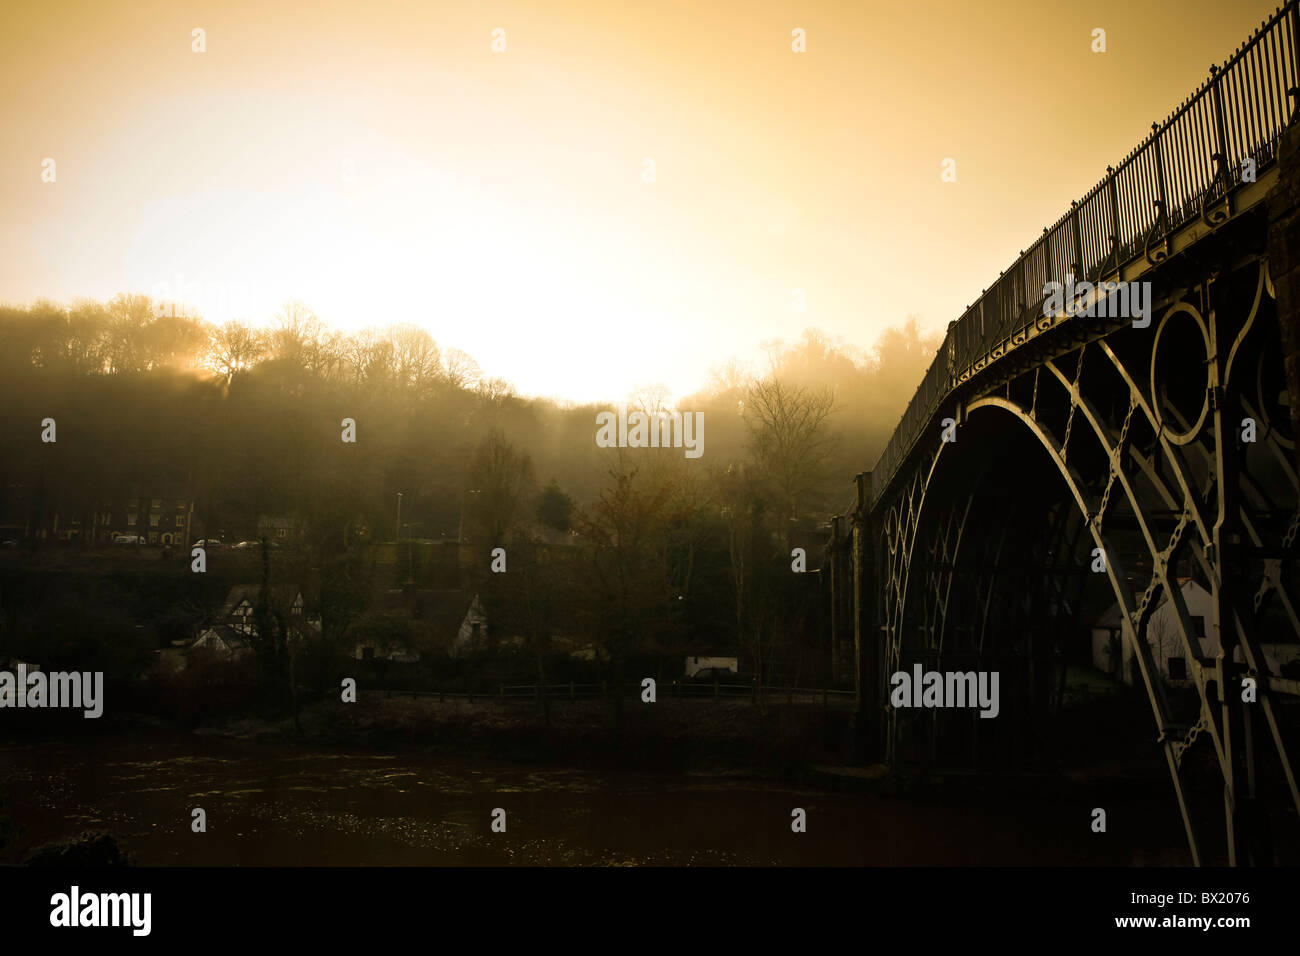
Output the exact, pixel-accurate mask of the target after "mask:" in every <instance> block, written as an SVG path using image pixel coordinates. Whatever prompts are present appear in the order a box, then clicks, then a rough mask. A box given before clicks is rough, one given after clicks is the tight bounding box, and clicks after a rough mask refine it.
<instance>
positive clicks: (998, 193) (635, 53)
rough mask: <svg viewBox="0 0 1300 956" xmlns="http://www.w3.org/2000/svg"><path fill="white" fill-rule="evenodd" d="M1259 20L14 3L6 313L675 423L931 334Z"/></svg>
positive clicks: (1215, 1) (9, 49) (1115, 12)
mask: <svg viewBox="0 0 1300 956" xmlns="http://www.w3.org/2000/svg"><path fill="white" fill-rule="evenodd" d="M1274 6H1275V5H1274V4H1273V3H1272V2H1258V0H1231V2H1223V0H1115V2H1112V0H1104V2H1096V0H1024V2H1019V0H1016V2H996V0H989V2H956V0H941V2H930V3H915V4H913V3H907V2H903V3H899V2H890V3H881V2H875V0H869V2H868V0H858V2H765V0H726V2H709V0H691V2H672V0H653V2H650V0H525V2H518V3H511V2H488V0H481V2H480V0H459V2H448V3H444V2H431V0H365V2H346V3H332V2H324V0H308V2H297V0H292V2H288V0H279V2H277V0H254V2H245V0H220V2H218V0H211V2H185V0H161V2H145V0H140V2H135V0H131V2H114V0H89V2H78V3H73V2H60V0H42V2H40V3H26V4H17V3H6V4H4V5H3V9H2V12H0V91H2V92H0V210H3V212H0V301H4V302H7V303H10V304H18V303H23V302H26V301H29V300H31V299H34V298H36V297H39V296H44V297H49V298H53V299H56V300H62V301H67V300H70V299H72V298H74V297H77V296H90V297H94V298H98V299H108V298H111V297H112V296H113V295H115V294H117V293H118V292H123V291H134V292H143V293H148V294H157V293H159V292H161V291H163V290H164V288H167V289H168V291H170V292H171V294H172V297H173V298H185V299H187V300H189V301H190V303H191V304H192V305H193V306H194V307H196V308H197V309H198V310H199V311H200V312H201V313H202V314H203V315H204V317H205V318H208V319H210V320H213V321H225V320H227V319H229V318H232V317H236V318H242V319H247V320H250V321H253V322H257V323H263V322H266V321H268V320H269V319H270V317H271V316H272V314H273V313H274V312H275V311H276V310H277V308H278V307H279V305H280V304H281V303H283V302H285V301H287V300H289V299H300V300H302V301H303V302H305V303H306V304H307V305H309V306H310V307H312V308H313V309H314V310H315V311H316V312H317V313H318V314H319V315H320V317H321V318H322V320H324V321H325V322H327V323H329V324H331V325H334V326H338V327H341V328H347V329H351V328H360V327H363V326H366V325H386V324H388V323H390V322H394V321H403V322H415V323H418V324H421V325H423V326H425V327H426V328H427V329H428V330H429V331H430V332H431V333H432V334H433V335H434V337H435V338H436V339H437V340H438V341H439V343H440V344H442V345H443V346H445V347H457V348H461V349H464V350H465V351H467V352H469V353H470V354H471V355H473V356H474V357H475V358H476V359H478V361H479V362H480V364H481V365H482V366H483V368H484V370H485V371H486V372H487V373H488V374H491V375H498V376H502V377H505V378H507V379H510V380H511V381H513V382H515V383H516V385H517V386H518V387H519V388H520V390H521V391H523V392H525V393H529V394H542V395H553V396H558V397H563V398H569V399H576V400H612V399H617V398H621V397H623V396H624V395H626V394H627V393H628V392H629V391H630V390H631V389H632V388H633V387H634V386H637V385H641V384H646V383H653V382H662V383H664V384H666V385H668V386H669V387H670V388H671V389H672V390H673V391H674V392H675V393H676V394H678V395H682V394H685V393H688V392H690V391H693V390H695V389H696V388H698V387H699V386H700V385H702V384H703V383H704V381H705V379H706V378H707V374H708V369H709V367H710V366H711V365H713V364H715V363H718V362H721V361H725V360H726V359H728V358H731V357H733V356H734V357H739V358H741V359H743V360H747V361H754V360H756V358H757V357H759V356H760V355H761V353H760V352H759V351H758V345H759V343H761V342H763V341H766V340H771V339H774V338H783V339H787V340H793V339H795V338H797V337H798V335H799V333H800V332H801V330H802V329H803V328H804V327H806V326H817V327H819V328H822V329H824V330H825V331H827V332H828V333H830V334H831V335H832V336H839V337H842V338H843V339H844V340H846V341H847V342H849V343H851V344H853V345H856V346H859V347H869V346H870V345H871V343H872V342H873V341H874V340H875V337H876V335H877V334H878V333H879V332H880V331H881V329H883V328H884V327H885V326H887V325H891V324H896V323H898V322H900V321H901V320H902V319H904V318H905V317H906V316H907V315H909V314H915V315H917V316H919V317H920V319H921V322H922V325H923V327H925V328H927V329H942V328H943V327H944V326H946V324H947V323H948V321H949V320H951V319H954V318H956V317H957V315H958V314H959V313H960V312H961V311H962V309H963V307H964V306H965V305H966V304H968V303H969V302H971V301H973V300H974V298H976V297H977V296H978V295H979V292H980V289H981V288H982V287H984V286H986V285H987V284H988V283H989V282H990V280H992V279H993V278H995V277H996V276H997V274H998V271H999V270H1000V269H1004V268H1005V267H1006V266H1007V265H1009V264H1010V263H1011V262H1012V261H1013V260H1014V259H1015V258H1016V255H1017V253H1018V251H1019V250H1020V249H1023V248H1025V246H1026V245H1027V244H1028V243H1030V242H1031V241H1032V240H1033V239H1034V238H1035V237H1036V236H1037V235H1038V234H1039V233H1040V232H1041V231H1042V227H1043V226H1045V225H1048V224H1050V223H1051V222H1052V221H1054V220H1055V219H1056V218H1057V217H1058V216H1059V215H1060V214H1061V213H1062V212H1063V211H1064V210H1065V209H1066V208H1068V206H1069V203H1070V200H1071V199H1074V198H1078V197H1079V196H1081V195H1082V194H1083V193H1084V192H1086V191H1087V189H1089V188H1090V187H1091V186H1092V185H1093V184H1094V183H1095V182H1096V181H1097V180H1098V179H1099V178H1101V176H1102V175H1103V174H1104V171H1105V167H1106V165H1107V163H1113V162H1115V161H1117V160H1119V159H1120V158H1122V156H1123V155H1124V154H1126V153H1127V152H1128V151H1129V149H1130V148H1132V147H1133V146H1134V145H1136V144H1137V142H1138V141H1139V140H1140V139H1141V137H1142V136H1143V135H1144V134H1145V133H1146V132H1147V131H1148V128H1149V125H1150V123H1151V122H1152V121H1153V120H1158V119H1163V118H1164V117H1165V116H1166V115H1167V114H1168V113H1169V112H1170V110H1171V109H1172V108H1174V107H1175V106H1176V105H1177V104H1178V103H1179V102H1181V100H1182V99H1183V98H1184V97H1185V96H1187V95H1188V94H1189V93H1190V92H1192V90H1193V89H1194V88H1195V86H1196V85H1197V84H1199V83H1200V82H1201V81H1202V80H1203V79H1204V78H1205V77H1206V76H1207V75H1208V67H1209V66H1210V64H1211V63H1219V62H1222V60H1223V59H1224V58H1225V57H1226V56H1227V55H1228V54H1229V53H1231V52H1232V50H1233V49H1235V48H1236V46H1237V45H1238V44H1240V42H1241V41H1242V40H1244V39H1245V38H1246V37H1247V36H1248V35H1249V33H1250V32H1251V31H1252V30H1253V29H1254V28H1255V27H1257V26H1258V25H1259V23H1260V22H1261V21H1262V20H1263V19H1264V18H1265V17H1267V16H1268V15H1269V14H1271V12H1272V10H1273V9H1274ZM1097 27H1100V28H1103V29H1105V30H1106V45H1107V50H1106V52H1105V53H1093V52H1092V50H1091V44H1092V36H1091V33H1092V30H1093V29H1094V28H1097ZM195 28H202V29H203V30H204V31H206V35H205V44H206V51H205V52H203V53H196V52H193V50H192V44H193V39H192V31H193V30H194V29H195ZM498 28H499V29H501V30H503V31H504V42H505V50H504V52H499V53H494V52H493V50H492V43H493V30H495V29H498ZM796 28H799V29H802V30H804V31H805V34H806V47H807V52H805V53H795V52H793V51H792V49H791V43H792V36H791V33H792V31H793V30H795V29H796ZM46 158H52V159H54V160H55V164H56V165H55V171H56V176H57V178H56V180H55V181H54V182H52V183H50V182H42V179H41V171H42V163H43V161H44V160H45V159H46ZM647 158H649V159H651V160H653V163H654V181H653V182H645V181H643V179H644V169H645V166H644V160H646V159H647ZM945 158H952V159H954V160H955V161H956V172H957V181H956V182H953V183H945V182H942V181H941V178H940V173H941V164H942V162H943V160H944V159H945ZM182 287H184V289H183V293H184V294H181V292H182ZM796 289H801V290H803V296H804V298H805V301H806V311H803V312H798V311H796V310H795V308H794V303H795V300H796V294H795V290H796Z"/></svg>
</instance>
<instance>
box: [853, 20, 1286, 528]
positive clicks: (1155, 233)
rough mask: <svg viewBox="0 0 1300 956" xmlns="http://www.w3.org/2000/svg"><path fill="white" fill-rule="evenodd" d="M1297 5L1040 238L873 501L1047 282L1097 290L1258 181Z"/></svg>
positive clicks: (944, 372) (946, 350)
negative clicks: (1251, 169) (1248, 167)
mask: <svg viewBox="0 0 1300 956" xmlns="http://www.w3.org/2000/svg"><path fill="white" fill-rule="evenodd" d="M1298 8H1300V0H1289V2H1288V3H1286V4H1285V5H1283V6H1282V7H1280V8H1279V9H1278V10H1277V12H1276V13H1274V14H1273V16H1272V17H1270V18H1269V19H1268V20H1266V21H1265V22H1264V23H1262V24H1261V25H1260V27H1259V29H1257V30H1256V31H1255V34H1254V35H1253V36H1252V37H1251V38H1250V39H1249V40H1248V41H1246V43H1244V44H1242V46H1241V47H1240V48H1239V49H1238V50H1237V52H1236V53H1234V54H1233V55H1232V56H1231V57H1229V58H1228V60H1227V61H1226V62H1225V63H1224V64H1223V66H1222V67H1212V68H1211V75H1210V78H1209V79H1208V80H1206V82H1205V83H1203V84H1201V86H1200V87H1199V88H1198V89H1197V90H1196V92H1194V93H1193V94H1192V95H1191V96H1189V97H1188V98H1187V99H1186V100H1184V101H1183V103H1182V104H1181V105H1180V106H1179V107H1178V108H1177V109H1175V110H1174V111H1173V113H1171V114H1170V116H1169V118H1168V119H1166V120H1165V121H1164V122H1163V123H1153V124H1152V125H1151V133H1150V134H1149V135H1148V136H1147V137H1146V138H1145V139H1144V140H1143V141H1142V142H1141V143H1140V144H1139V145H1138V146H1137V147H1136V148H1135V149H1134V150H1133V151H1132V152H1131V153H1129V154H1128V156H1126V157H1125V158H1124V159H1123V160H1122V161H1121V162H1120V164H1119V165H1118V166H1116V167H1107V170H1106V177H1105V178H1104V179H1103V180H1101V182H1099V183H1097V185H1096V186H1094V187H1093V188H1092V189H1091V190H1090V191H1089V192H1088V193H1087V195H1085V196H1084V197H1083V199H1082V200H1079V201H1078V202H1072V203H1071V204H1070V210H1069V211H1068V212H1067V213H1065V214H1064V215H1063V216H1061V218H1060V219H1058V220H1057V221H1056V223H1055V224H1053V225H1052V226H1051V227H1050V228H1048V229H1044V230H1043V235H1042V236H1041V237H1039V239H1038V240H1037V241H1035V242H1034V244H1033V245H1031V246H1030V247H1029V248H1028V249H1027V250H1025V251H1024V252H1022V253H1021V254H1020V257H1019V258H1018V259H1016V261H1015V262H1014V263H1013V264H1012V265H1011V267H1010V268H1008V269H1007V270H1006V271H1004V272H1002V273H1000V274H999V277H998V279H997V281H996V282H995V283H994V284H993V285H992V286H991V287H990V288H988V289H985V290H984V291H983V293H982V294H981V295H980V297H979V299H978V300H976V302H975V304H974V305H972V306H970V308H968V309H967V310H966V312H965V313H964V314H963V315H962V316H961V317H960V318H959V319H958V320H957V321H956V322H955V323H953V324H952V325H950V326H949V331H948V334H947V336H946V338H945V339H944V343H943V345H942V346H941V347H940V349H939V353H938V355H936V356H935V359H934V361H933V362H932V363H931V365H930V368H929V369H928V370H927V371H926V373H925V377H924V378H923V379H922V380H921V384H920V385H919V386H918V387H917V389H916V393H915V395H913V396H912V400H911V402H910V403H909V404H908V406H907V410H906V411H905V412H904V413H903V417H902V419H901V420H900V421H899V424H898V428H896V429H895V431H894V433H893V435H892V436H891V437H890V440H889V443H888V444H887V445H886V446H885V449H884V451H883V452H882V453H881V455H880V459H879V460H878V461H877V462H876V465H875V468H874V469H872V474H873V478H874V480H873V482H872V485H873V501H872V502H871V504H873V505H874V504H875V501H876V500H879V498H880V497H881V496H882V495H883V494H884V493H885V491H886V489H887V488H888V486H889V484H890V482H891V481H892V479H893V477H894V475H895V473H896V472H897V470H898V468H899V467H900V466H901V465H902V462H903V460H904V459H905V458H906V457H907V455H908V454H909V453H910V452H911V450H912V448H913V446H914V445H915V444H916V442H917V440H918V439H919V437H920V435H921V432H922V431H923V430H924V429H925V428H926V427H927V425H928V424H929V422H930V421H931V420H932V419H933V418H934V415H935V413H936V412H937V411H938V409H939V406H940V404H941V403H942V402H943V400H944V399H945V398H946V397H947V396H948V394H949V393H950V392H951V391H952V390H953V388H954V387H955V386H956V385H957V384H958V382H960V381H962V380H963V379H964V378H965V376H966V374H967V373H968V372H969V371H971V370H972V369H974V368H976V367H977V366H979V365H981V364H982V363H984V362H986V361H988V360H990V358H992V357H993V356H994V355H995V354H998V353H999V350H1001V349H1002V348H1005V347H1007V346H1009V345H1010V343H1011V342H1012V341H1013V340H1014V338H1015V337H1016V336H1017V335H1019V334H1020V333H1022V332H1023V331H1024V330H1025V329H1026V328H1029V327H1031V326H1032V325H1033V324H1034V322H1035V320H1036V319H1037V318H1038V317H1039V315H1040V314H1041V310H1042V305H1043V301H1044V299H1045V291H1044V286H1046V285H1047V283H1049V282H1060V283H1065V281H1066V279H1067V277H1068V276H1074V277H1075V279H1076V280H1077V281H1082V280H1087V281H1090V282H1091V281H1096V280H1097V279H1099V278H1102V277H1107V276H1112V275H1113V274H1114V273H1115V272H1117V271H1118V270H1119V268H1120V266H1121V265H1124V264H1127V263H1129V262H1131V261H1132V260H1134V259H1135V258H1137V257H1138V256H1141V255H1145V254H1147V252H1148V250H1149V249H1150V248H1151V247H1152V246H1153V244H1154V243H1156V242H1158V241H1160V240H1162V239H1163V238H1164V237H1165V236H1167V235H1169V234H1170V233H1172V232H1173V231H1175V230H1176V229H1178V228H1179V227H1180V226H1182V225H1184V224H1186V223H1187V222H1189V221H1190V220H1191V219H1193V218H1195V217H1196V216H1199V215H1203V214H1205V212H1206V211H1207V210H1208V209H1209V208H1210V207H1211V206H1213V205H1214V204H1216V203H1218V202H1219V201H1220V200H1222V199H1223V198H1224V197H1225V196H1226V195H1227V194H1228V193H1229V192H1230V191H1231V190H1232V189H1234V188H1235V187H1236V186H1238V185H1240V184H1241V183H1242V182H1243V181H1249V180H1247V179H1243V176H1244V174H1245V168H1244V160H1246V159H1251V160H1253V161H1254V163H1255V168H1256V172H1258V171H1261V170H1263V169H1265V168H1267V167H1268V166H1269V165H1270V164H1271V163H1273V162H1274V161H1275V160H1276V158H1277V145H1278V141H1279V139H1280V137H1281V134H1282V131H1283V130H1284V129H1285V128H1286V126H1287V124H1288V123H1289V122H1290V121H1291V118H1292V116H1293V115H1294V113H1293V108H1292V104H1291V103H1290V102H1289V97H1292V96H1300V90H1297V87H1298V86H1300V79H1298V77H1300V62H1298V61H1297V54H1298V49H1297V46H1298V39H1297V38H1300V12H1298Z"/></svg>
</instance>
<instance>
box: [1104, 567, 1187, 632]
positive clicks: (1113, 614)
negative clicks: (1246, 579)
mask: <svg viewBox="0 0 1300 956" xmlns="http://www.w3.org/2000/svg"><path fill="white" fill-rule="evenodd" d="M1191 587H1195V588H1198V589H1200V590H1204V588H1201V586H1200V585H1199V584H1197V583H1196V582H1195V581H1194V580H1193V579H1192V578H1179V579H1178V589H1179V590H1180V591H1184V592H1186V591H1187V589H1188V588H1191ZM1168 600H1169V592H1168V591H1161V592H1160V600H1158V601H1157V602H1156V606H1155V607H1154V608H1152V610H1157V611H1158V610H1159V609H1160V608H1162V607H1164V605H1165V602H1166V601H1168ZM1123 621H1124V613H1123V612H1122V611H1121V610H1120V607H1119V602H1118V601H1116V602H1115V603H1114V604H1112V605H1111V606H1110V607H1109V608H1107V609H1106V612H1105V613H1104V614H1102V615H1101V617H1099V618H1097V623H1096V624H1094V625H1093V626H1094V627H1105V628H1116V629H1118V628H1120V627H1122V626H1123Z"/></svg>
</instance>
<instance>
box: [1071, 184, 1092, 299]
mask: <svg viewBox="0 0 1300 956" xmlns="http://www.w3.org/2000/svg"><path fill="white" fill-rule="evenodd" d="M1070 231H1071V232H1072V233H1073V234H1074V278H1075V279H1076V280H1077V281H1079V282H1082V281H1083V280H1084V279H1086V278H1088V277H1087V276H1086V275H1084V274H1083V235H1082V234H1081V233H1080V232H1079V200H1077V199H1071V200H1070Z"/></svg>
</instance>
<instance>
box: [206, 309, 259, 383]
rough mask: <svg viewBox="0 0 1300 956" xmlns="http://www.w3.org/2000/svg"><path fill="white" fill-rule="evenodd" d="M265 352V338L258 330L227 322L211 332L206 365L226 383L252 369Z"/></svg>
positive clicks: (242, 324) (239, 323)
mask: <svg viewBox="0 0 1300 956" xmlns="http://www.w3.org/2000/svg"><path fill="white" fill-rule="evenodd" d="M265 352H266V338H265V336H263V334H262V332H261V331H260V330H259V329H254V328H250V327H249V326H247V325H245V324H244V323H242V322H233V321H232V322H227V323H226V324H225V325H222V326H219V327H217V328H216V329H214V330H213V332H212V336H211V339H210V341H209V346H208V365H210V366H211V367H212V368H213V369H215V370H216V371H217V372H218V373H220V374H221V375H223V376H225V379H226V383H227V384H229V383H230V382H232V381H234V378H235V376H236V375H238V374H240V373H241V372H244V371H247V370H248V369H250V368H252V367H253V365H254V364H255V363H256V362H257V360H258V359H260V358H261V357H262V355H263V354H264V353H265Z"/></svg>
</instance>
